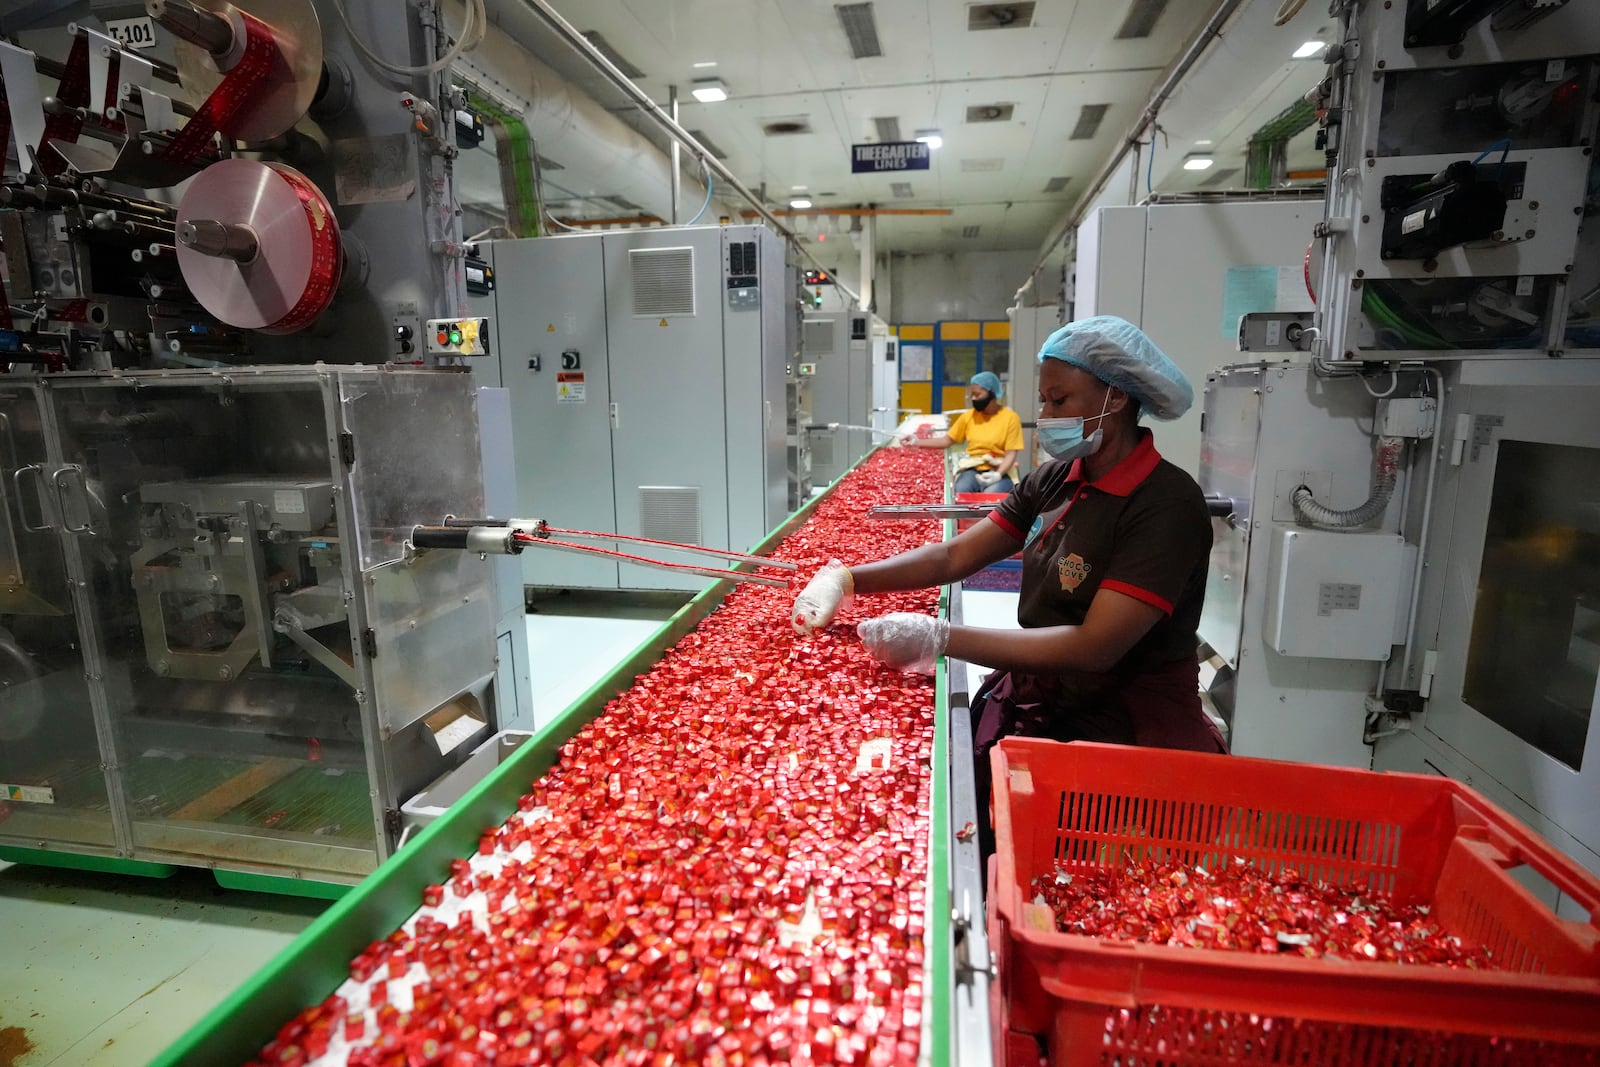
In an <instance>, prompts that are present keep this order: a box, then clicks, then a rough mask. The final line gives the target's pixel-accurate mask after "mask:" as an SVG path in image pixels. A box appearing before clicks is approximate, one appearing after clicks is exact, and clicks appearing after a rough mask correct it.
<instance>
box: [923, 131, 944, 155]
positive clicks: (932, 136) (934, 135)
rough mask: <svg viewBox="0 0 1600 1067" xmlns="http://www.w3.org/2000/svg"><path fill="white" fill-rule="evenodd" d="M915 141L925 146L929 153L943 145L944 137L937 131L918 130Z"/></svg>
mask: <svg viewBox="0 0 1600 1067" xmlns="http://www.w3.org/2000/svg"><path fill="white" fill-rule="evenodd" d="M917 140H919V141H921V142H922V143H923V144H925V145H927V146H928V149H929V150H930V151H931V150H933V149H935V148H938V147H940V146H942V145H943V144H944V137H943V136H942V135H941V134H940V133H939V131H938V130H918V131H917Z"/></svg>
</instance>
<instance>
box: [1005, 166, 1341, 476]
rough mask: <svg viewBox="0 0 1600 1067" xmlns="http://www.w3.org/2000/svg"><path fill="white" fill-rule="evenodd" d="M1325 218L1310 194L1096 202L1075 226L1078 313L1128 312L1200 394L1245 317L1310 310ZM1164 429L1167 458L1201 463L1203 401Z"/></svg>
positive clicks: (1195, 466)
mask: <svg viewBox="0 0 1600 1067" xmlns="http://www.w3.org/2000/svg"><path fill="white" fill-rule="evenodd" d="M1321 218H1322V204H1321V202H1320V201H1318V200H1314V199H1310V198H1309V197H1307V198H1302V199H1290V200H1282V199H1277V200H1261V201H1244V202H1230V203H1220V204H1214V203H1202V204H1152V205H1150V206H1138V207H1103V208H1099V209H1098V210H1096V211H1094V212H1093V213H1092V214H1090V215H1089V217H1088V219H1086V220H1085V221H1084V223H1083V225H1081V226H1079V227H1078V243H1077V247H1078V262H1077V288H1076V293H1075V298H1074V306H1073V317H1074V318H1079V319H1083V318H1088V317H1090V316H1091V315H1119V316H1121V317H1122V318H1125V319H1127V320H1128V321H1129V322H1131V323H1133V324H1134V325H1135V326H1138V327H1140V328H1141V329H1143V330H1144V331H1145V332H1146V333H1148V334H1149V335H1150V337H1151V338H1152V339H1153V340H1154V341H1155V342H1156V344H1158V345H1160V346H1161V349H1162V351H1164V352H1166V354H1167V355H1168V356H1170V357H1171V358H1172V361H1173V362H1174V363H1176V364H1177V365H1178V366H1179V368H1180V369H1182V371H1183V372H1184V374H1186V375H1188V377H1189V381H1190V382H1191V383H1192V384H1193V385H1194V386H1195V387H1196V390H1197V391H1198V388H1199V385H1200V383H1201V382H1203V381H1205V378H1206V375H1207V374H1210V373H1211V372H1212V371H1213V370H1215V369H1216V368H1218V367H1220V366H1222V365H1223V364H1225V363H1230V362H1234V361H1236V360H1237V359H1238V358H1239V356H1238V336H1239V317H1240V316H1241V315H1243V314H1245V313H1247V312H1255V311H1310V310H1311V297H1310V295H1309V294H1308V293H1307V292H1306V284H1305V277H1304V265H1305V255H1306V246H1307V245H1308V244H1310V243H1311V231H1312V228H1313V227H1314V226H1315V225H1316V223H1317V221H1318V220H1319V219H1321ZM1041 340H1042V338H1041ZM1035 352H1037V349H1035ZM1012 367H1013V373H1015V368H1016V362H1015V361H1013V363H1012ZM1196 399H1197V400H1198V399H1199V398H1198V396H1197V397H1196ZM1019 410H1020V409H1019ZM1158 436H1159V447H1160V449H1161V454H1162V456H1164V457H1165V458H1167V459H1169V460H1171V461H1172V462H1173V463H1176V464H1177V465H1178V466H1180V467H1182V468H1183V469H1184V470H1186V471H1188V472H1189V473H1190V474H1194V473H1196V472H1197V471H1198V470H1199V469H1200V405H1199V404H1198V403H1197V404H1196V405H1195V406H1194V408H1193V410H1191V411H1190V412H1189V414H1187V415H1185V416H1184V417H1183V418H1181V419H1178V420H1176V421H1174V422H1171V423H1162V424H1161V426H1160V432H1159V435H1158Z"/></svg>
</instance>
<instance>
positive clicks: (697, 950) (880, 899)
mask: <svg viewBox="0 0 1600 1067" xmlns="http://www.w3.org/2000/svg"><path fill="white" fill-rule="evenodd" d="M941 458H942V457H941V456H940V455H939V454H937V453H935V452H931V451H922V450H912V449H893V450H884V451H880V452H878V453H877V454H876V455H874V456H872V457H870V458H869V459H868V460H867V461H866V463H865V464H863V466H862V467H861V468H860V469H858V470H857V471H856V472H855V473H852V474H850V475H849V476H848V477H846V478H845V479H844V481H843V482H842V483H841V484H840V485H839V486H837V487H836V488H835V489H834V491H833V492H832V493H831V494H830V495H829V496H828V498H827V499H826V500H824V501H823V502H822V503H821V504H820V505H819V506H818V508H817V509H816V511H815V512H814V513H813V515H812V516H811V517H810V519H809V520H808V521H807V522H806V523H805V525H804V526H803V527H801V528H800V529H798V530H797V531H796V532H795V533H793V534H792V535H790V536H789V537H788V538H787V539H786V540H785V541H784V542H783V544H782V545H781V546H780V547H779V549H778V550H777V551H776V552H774V553H773V555H774V556H775V558H778V559H784V560H790V561H793V562H795V563H798V564H800V570H799V571H798V573H797V575H796V577H795V579H794V582H793V584H792V588H790V589H789V590H782V589H773V588H766V587H761V586H755V585H743V586H740V587H738V588H737V589H735V590H734V591H733V592H732V593H731V594H729V596H728V597H727V599H726V600H725V601H724V603H723V605H722V606H721V607H720V608H719V609H718V610H717V611H716V612H715V613H714V614H712V615H711V616H710V617H709V618H707V619H706V620H705V621H703V622H702V623H701V624H700V626H699V628H698V629H697V630H696V631H695V632H693V633H691V634H689V635H688V636H687V637H685V638H684V639H683V640H682V641H681V642H680V643H679V644H678V645H677V646H676V647H675V648H673V649H672V650H671V651H669V652H668V653H667V654H666V656H665V657H664V658H663V659H662V660H661V661H660V662H659V663H658V664H657V665H656V666H655V667H654V668H653V669H651V670H650V671H649V672H648V673H646V674H644V675H642V676H641V677H640V678H639V679H638V681H637V682H636V683H635V684H634V685H633V687H632V688H631V689H630V690H629V691H628V692H626V693H624V694H623V695H622V696H620V697H618V698H617V699H616V700H614V701H613V702H612V703H611V704H610V705H608V706H607V708H606V710H605V712H604V713H603V714H602V715H601V716H600V717H599V718H597V719H595V720H594V721H593V722H591V723H589V724H588V725H587V726H585V727H584V728H583V729H582V730H580V731H579V733H578V734H577V735H576V736H575V737H574V738H573V739H572V740H571V741H570V742H568V743H567V744H566V745H565V746H564V748H563V749H562V751H561V756H560V759H559V760H558V761H557V763H556V765H555V767H554V768H552V769H551V771H550V772H549V773H548V774H546V775H545V776H544V777H543V778H541V779H540V780H539V781H537V782H535V783H533V785H532V788H531V790H530V791H529V793H528V794H527V795H526V796H524V797H523V798H522V802H521V804H520V805H519V810H518V811H517V812H516V813H514V814H513V815H512V816H511V817H510V818H509V819H508V820H507V821H506V822H505V823H504V824H502V825H501V826H499V827H493V828H489V829H487V830H486V831H485V832H484V834H483V837H482V839H481V841H480V843H479V847H478V849H477V854H476V855H475V856H472V857H470V858H468V857H463V858H461V859H459V860H457V861H455V863H454V864H453V866H452V868H451V870H450V872H448V878H446V877H445V873H446V872H442V871H441V872H440V883H439V884H438V885H434V886H430V887H429V888H428V889H427V891H426V892H425V893H424V898H423V900H422V901H419V903H420V904H421V905H422V907H421V909H420V910H419V911H418V912H417V913H416V915H414V916H413V917H412V918H411V919H410V920H409V921H407V922H406V923H405V924H404V925H403V926H402V927H401V928H400V929H399V930H396V931H395V932H394V933H393V934H392V935H390V936H389V937H388V938H387V939H385V940H383V941H379V942H375V943H373V944H372V945H370V946H369V947H368V948H367V949H366V950H365V951H364V952H362V953H361V954H360V955H359V956H357V958H356V959H355V960H354V961H353V962H352V964H351V968H350V975H351V977H350V980H349V981H347V982H345V983H344V984H343V985H342V986H341V987H340V988H339V990H338V991H337V992H336V993H335V994H334V995H332V996H330V997H328V998H327V999H326V1000H324V1001H323V1002H322V1003H320V1004H318V1005H316V1006H314V1007H312V1008H309V1009H307V1010H306V1011H304V1012H302V1013H301V1014H300V1015H299V1016H297V1017H296V1018H294V1019H293V1020H291V1021H290V1022H289V1023H287V1024H286V1025H285V1026H284V1027H283V1028H282V1030H280V1032H279V1034H278V1036H277V1038H276V1039H275V1040H274V1041H272V1042H271V1043H270V1044H269V1045H268V1046H267V1047H266V1048H265V1049H263V1050H262V1053H261V1054H260V1057H259V1062H260V1063H262V1064H276V1065H283V1064H290V1065H299V1064H312V1063H319V1064H321V1063H349V1064H354V1065H358V1067H360V1065H372V1067H426V1065H433V1064H441V1065H447V1067H465V1065H467V1064H579V1065H583V1064H600V1063H620V1064H666V1063H691V1062H692V1063H704V1064H728V1065H747V1067H761V1065H763V1064H768V1063H780V1062H781V1063H789V1064H807V1063H817V1064H821V1063H839V1064H864V1065H873V1067H879V1065H888V1064H906V1065H911V1064H914V1063H915V1062H916V1060H917V1054H918V1048H919V1043H920V1041H921V1033H922V1019H923V1004H924V992H925V985H924V974H923V970H924V968H923V930H924V923H925V917H926V915H927V909H928V905H929V902H928V900H927V894H926V880H927V858H928V833H929V791H930V784H931V779H930V774H931V769H930V766H929V763H930V759H931V756H932V751H933V724H934V707H933V683H932V681H931V680H930V679H924V678H918V677H913V676H909V675H904V674H900V673H897V672H894V671H891V670H889V669H887V668H884V667H882V666H881V665H879V664H877V663H875V662H874V661H873V660H872V658H871V657H870V656H869V655H868V654H867V653H866V651H865V650H864V649H863V648H862V647H861V645H860V643H859V641H858V640H857V638H856V636H855V626H854V624H855V622H856V621H857V620H858V619H860V618H865V617H867V616H868V615H877V614H881V613H884V612H890V611H919V612H932V611H933V610H934V609H935V607H936V605H937V592H936V591H933V590H927V591H919V592H914V593H904V594H898V595H890V596H877V597H873V598H871V600H870V601H866V602H861V603H858V604H856V605H855V606H854V607H853V608H851V609H847V610H845V611H842V612H841V613H840V617H839V619H838V620H837V621H836V622H835V623H834V624H833V626H831V627H830V628H828V629H827V630H825V631H820V632H818V633H817V634H815V635H813V636H811V637H807V638H801V637H796V636H795V635H794V633H793V631H792V630H791V628H790V624H789V613H790V608H791V605H792V603H793V599H794V596H795V595H796V594H797V593H798V592H799V590H800V589H801V588H803V586H804V583H805V582H806V581H807V580H809V578H810V577H811V575H812V573H814V572H815V571H816V570H817V569H818V568H820V567H821V566H822V565H823V564H825V563H827V561H828V560H829V559H832V558H841V559H843V560H845V561H846V562H858V561H862V560H867V559H875V558H879V557H881V556H885V555H889V554H891V553H894V552H898V551H902V550H904V549H908V548H912V547H915V546H917V545H920V544H924V543H926V542H928V541H930V540H933V539H936V538H937V537H938V536H939V528H938V525H937V524H936V523H934V522H931V521H918V522H879V521H873V520H870V519H868V518H867V515H866V513H867V510H868V509H869V508H870V507H872V506H873V505H876V504H890V503H928V502H934V501H938V500H940V499H942V497H943V469H942V465H941V463H940V460H941Z"/></svg>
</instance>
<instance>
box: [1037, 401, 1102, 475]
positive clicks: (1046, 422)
mask: <svg viewBox="0 0 1600 1067" xmlns="http://www.w3.org/2000/svg"><path fill="white" fill-rule="evenodd" d="M1110 406H1111V390H1109V389H1107V390H1106V401H1105V403H1104V404H1102V405H1100V414H1098V415H1096V416H1094V417H1093V418H1091V419H1084V418H1077V417H1074V418H1070V419H1039V420H1038V421H1037V422H1036V423H1034V426H1035V427H1036V428H1037V429H1038V432H1039V446H1040V447H1041V448H1043V449H1044V450H1045V452H1047V453H1048V454H1049V456H1050V458H1051V459H1062V460H1073V459H1077V458H1078V457H1080V456H1092V455H1094V453H1095V452H1097V451H1098V450H1099V448H1100V442H1101V441H1102V440H1104V439H1105V435H1104V434H1103V433H1102V432H1101V430H1100V428H1099V427H1098V426H1097V427H1095V431H1094V433H1092V434H1090V435H1089V436H1088V437H1085V436H1084V435H1083V427H1084V424H1085V423H1088V422H1099V421H1101V420H1102V419H1104V418H1105V417H1106V409H1107V408H1109V407H1110Z"/></svg>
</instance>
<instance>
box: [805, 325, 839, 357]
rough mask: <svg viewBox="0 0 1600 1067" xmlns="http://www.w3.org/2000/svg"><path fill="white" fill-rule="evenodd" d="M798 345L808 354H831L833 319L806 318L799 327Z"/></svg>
mask: <svg viewBox="0 0 1600 1067" xmlns="http://www.w3.org/2000/svg"><path fill="white" fill-rule="evenodd" d="M800 345H801V347H802V348H804V349H805V353H806V355H808V356H831V355H833V320H832V319H807V320H806V321H805V324H804V325H803V326H802V327H801V328H800Z"/></svg>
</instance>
